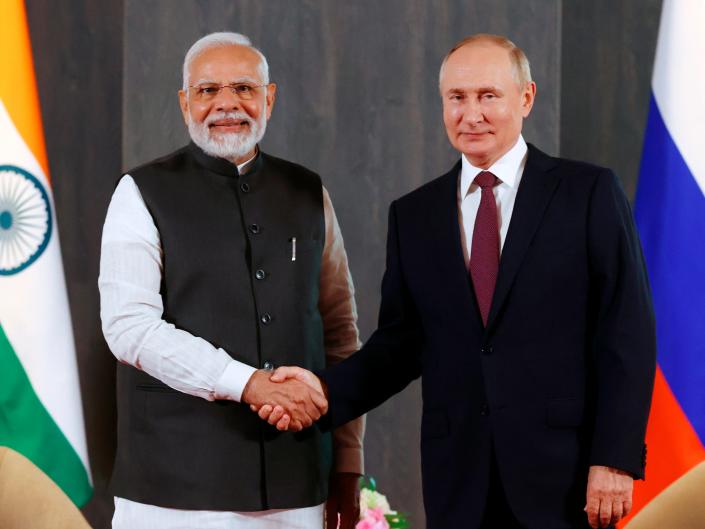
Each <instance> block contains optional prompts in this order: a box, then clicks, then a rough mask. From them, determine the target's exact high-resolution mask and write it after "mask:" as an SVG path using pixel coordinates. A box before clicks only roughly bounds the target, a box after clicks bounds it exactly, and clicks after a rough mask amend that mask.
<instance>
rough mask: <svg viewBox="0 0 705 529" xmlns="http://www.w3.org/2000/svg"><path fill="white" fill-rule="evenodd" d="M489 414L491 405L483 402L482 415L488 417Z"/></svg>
mask: <svg viewBox="0 0 705 529" xmlns="http://www.w3.org/2000/svg"><path fill="white" fill-rule="evenodd" d="M489 414H490V407H489V406H488V405H487V404H483V405H482V408H480V415H482V416H483V417H486V416H487V415H489Z"/></svg>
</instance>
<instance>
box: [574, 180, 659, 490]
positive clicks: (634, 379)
mask: <svg viewBox="0 0 705 529" xmlns="http://www.w3.org/2000/svg"><path fill="white" fill-rule="evenodd" d="M588 222H589V224H588V226H589V228H588V229H589V234H588V245H589V248H588V251H589V259H590V281H591V292H592V295H593V300H592V303H593V304H594V307H595V310H594V311H593V314H595V315H596V318H595V320H594V322H593V325H594V329H595V332H594V334H593V343H592V355H593V356H592V358H593V366H592V367H593V370H594V380H595V381H596V384H595V392H596V401H595V402H596V415H595V428H594V434H593V442H592V449H591V455H590V464H591V465H604V466H609V467H614V468H618V469H621V470H624V471H627V472H630V473H631V474H632V475H634V476H635V477H637V478H642V479H643V477H644V467H645V464H646V461H645V459H646V447H645V445H644V437H645V435H646V423H647V420H648V416H649V408H650V404H651V394H652V391H653V382H654V374H655V368H656V331H655V322H654V313H653V307H652V302H651V293H650V289H649V284H648V277H647V272H646V266H645V263H644V258H643V255H642V251H641V245H640V243H639V237H638V235H637V232H636V228H635V225H634V221H633V216H632V212H631V208H630V206H629V202H628V201H627V198H626V196H625V195H624V192H623V191H622V189H621V187H620V185H619V182H618V180H617V178H616V176H615V175H614V174H613V173H612V172H611V171H604V172H603V173H602V174H601V175H600V176H599V177H598V178H597V181H596V183H595V186H594V188H593V193H592V197H591V203H590V212H589V221H588Z"/></svg>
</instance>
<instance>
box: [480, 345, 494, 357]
mask: <svg viewBox="0 0 705 529" xmlns="http://www.w3.org/2000/svg"><path fill="white" fill-rule="evenodd" d="M481 351H482V354H484V355H491V354H492V353H494V349H493V348H492V346H491V345H486V346H485V347H483V348H482V349H481Z"/></svg>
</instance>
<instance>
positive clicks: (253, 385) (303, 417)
mask: <svg viewBox="0 0 705 529" xmlns="http://www.w3.org/2000/svg"><path fill="white" fill-rule="evenodd" d="M242 401H243V402H245V403H247V404H249V405H250V408H251V409H252V411H254V412H257V413H258V415H259V416H260V418H261V419H263V420H265V421H267V422H268V423H269V424H271V425H273V426H276V428H277V429H278V430H282V431H284V430H289V431H293V432H299V431H301V430H303V429H304V428H308V427H309V426H311V425H312V424H313V423H314V422H315V421H317V420H318V419H320V417H321V415H325V414H326V413H327V412H328V400H327V399H326V397H325V394H324V392H323V387H322V385H321V381H320V380H319V379H318V377H316V375H314V374H313V373H311V372H310V371H307V370H305V369H302V368H300V367H280V368H278V369H277V370H276V371H274V373H270V372H268V371H256V372H255V373H254V374H253V375H252V377H251V378H250V380H249V381H248V382H247V385H246V386H245V389H244V391H243V392H242Z"/></svg>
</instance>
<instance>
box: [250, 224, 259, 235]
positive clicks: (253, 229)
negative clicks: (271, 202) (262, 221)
mask: <svg viewBox="0 0 705 529" xmlns="http://www.w3.org/2000/svg"><path fill="white" fill-rule="evenodd" d="M249 229H250V233H252V234H253V235H257V234H258V233H259V224H250V228H249Z"/></svg>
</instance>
